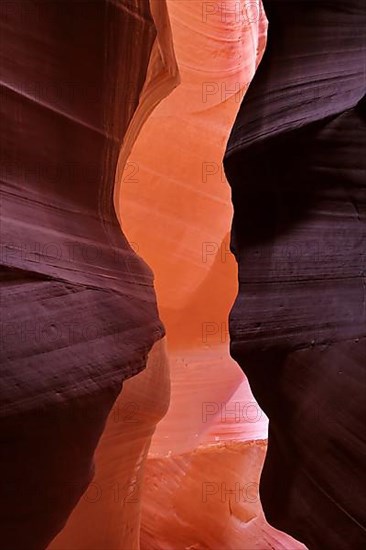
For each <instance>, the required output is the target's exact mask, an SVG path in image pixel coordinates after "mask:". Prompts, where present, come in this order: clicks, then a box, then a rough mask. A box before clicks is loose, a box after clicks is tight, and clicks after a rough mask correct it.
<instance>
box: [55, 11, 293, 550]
mask: <svg viewBox="0 0 366 550" xmlns="http://www.w3.org/2000/svg"><path fill="white" fill-rule="evenodd" d="M158 4H159V2H158ZM162 4H163V1H162V0H160V5H162ZM249 4H250V6H249ZM249 4H248V3H245V2H244V0H242V1H241V2H240V3H239V2H238V1H237V0H227V1H226V2H204V1H202V0H179V1H177V0H168V10H169V15H170V19H171V26H172V35H173V42H174V49H175V54H176V58H177V62H178V67H179V73H180V77H181V84H180V86H179V87H178V88H176V89H175V90H174V91H173V92H172V93H171V94H170V95H169V96H168V97H167V98H166V99H165V100H163V101H162V102H161V103H160V104H159V105H158V106H157V107H156V109H155V110H154V112H153V113H152V114H151V115H150V117H149V118H148V119H147V115H148V114H150V112H151V108H152V103H154V101H155V100H156V99H157V98H158V99H161V97H162V95H163V94H162V91H163V89H164V86H165V84H164V79H163V80H162V81H161V82H162V86H161V87H160V89H159V93H160V94H161V95H160V96H159V93H156V94H155V96H154V101H153V102H152V103H151V104H150V103H149V96H148V95H146V96H145V103H144V102H143V101H142V102H141V105H140V113H141V112H143V116H142V117H141V118H138V117H137V118H135V120H134V121H133V123H132V126H131V128H130V133H129V134H128V136H127V139H126V143H125V149H124V150H123V151H122V154H121V158H120V164H119V169H118V171H117V178H116V195H115V197H116V204H117V205H118V210H119V214H120V219H121V224H122V227H123V230H124V232H125V234H126V235H127V237H128V238H129V240H130V242H131V244H132V246H133V247H134V248H135V250H136V251H137V252H138V254H140V255H141V256H142V257H143V258H144V259H145V260H146V261H147V263H148V264H149V265H150V267H151V268H152V269H153V271H154V274H155V283H156V290H157V295H158V302H159V305H160V313H161V316H162V319H163V321H164V323H165V326H166V329H167V342H168V354H166V351H165V348H164V344H163V343H162V342H159V343H157V344H156V345H155V347H154V349H153V350H152V352H151V354H150V357H149V362H148V368H147V370H146V371H145V372H144V373H142V374H140V375H138V376H136V377H134V378H133V379H131V380H129V381H128V382H127V383H125V385H124V389H123V392H122V394H121V396H120V399H119V401H118V403H117V404H116V407H115V410H114V411H113V413H112V415H111V417H110V419H109V423H108V425H107V428H106V431H105V434H104V436H103V439H102V441H101V443H100V446H99V449H98V453H97V457H96V477H95V480H94V484H93V485H92V486H91V487H90V488H89V490H88V492H87V493H86V495H85V498H84V499H82V501H81V502H80V503H79V506H78V507H77V508H76V510H75V511H74V513H73V515H72V517H71V518H70V520H69V522H68V525H67V526H66V528H65V529H64V531H63V532H62V533H61V534H60V535H59V537H58V538H57V539H56V540H55V541H54V543H53V544H52V545H51V547H50V548H51V549H52V550H67V549H70V550H71V549H72V550H82V549H83V550H101V549H103V550H117V549H118V550H137V549H138V548H139V532H140V527H141V548H142V550H155V549H156V550H162V549H163V548H164V550H187V549H190V550H203V549H206V550H207V549H212V550H214V549H215V550H216V549H218V548H220V549H221V548H225V549H228V550H229V549H233V550H234V549H237V550H239V549H240V550H244V549H248V550H249V549H250V550H252V549H254V548H261V549H263V548H276V550H280V549H288V550H295V549H296V548H302V546H301V545H300V544H298V543H296V541H294V540H293V539H291V537H288V536H287V535H284V534H283V533H280V532H278V531H276V530H275V529H273V528H271V527H270V526H269V525H268V524H267V523H266V521H265V519H264V517H263V513H262V510H261V506H260V502H259V496H258V483H259V476H260V470H261V467H262V463H263V459H264V455H265V449H266V441H265V440H266V433H267V420H266V418H265V416H264V414H263V413H262V411H260V409H259V408H258V406H257V405H256V403H255V401H254V399H253V397H252V395H251V392H250V390H249V388H248V384H247V382H246V380H245V378H244V376H243V374H242V372H241V370H240V369H239V367H238V366H237V365H236V363H235V362H234V361H233V360H232V359H231V358H230V356H229V351H228V345H229V341H228V331H227V316H228V311H229V309H230V306H231V303H232V301H233V299H234V296H235V294H236V266H235V264H234V260H233V258H232V256H231V254H230V253H229V249H228V231H229V228H230V218H231V203H230V196H229V187H228V185H227V183H226V182H225V178H224V176H223V172H222V168H221V159H222V156H223V152H224V147H225V143H226V139H227V136H228V132H229V130H230V127H231V125H232V121H233V119H234V116H235V114H236V111H237V109H238V108H239V105H240V101H241V99H242V96H243V93H244V91H245V89H246V87H247V85H248V83H249V82H250V80H251V78H252V76H253V73H254V71H255V67H256V65H257V64H258V62H259V60H260V56H261V53H262V51H263V48H264V43H265V32H266V19H265V16H264V14H263V11H262V9H261V6H260V4H259V3H256V2H250V3H249ZM238 10H239V11H238ZM159 30H160V36H161V37H163V39H162V40H161V41H160V47H161V51H162V52H163V56H162V58H163V59H164V48H166V49H167V50H168V51H170V52H171V45H170V44H169V39H168V35H167V34H166V33H165V31H164V29H163V28H160V29H159ZM172 66H173V65H171V67H172ZM170 77H172V75H171V74H170ZM174 78H175V77H174ZM174 78H173V80H174ZM151 90H152V93H153V94H154V88H152V89H150V92H151ZM146 102H147V103H146ZM155 103H156V101H155ZM155 103H154V106H155ZM144 109H145V111H144ZM143 122H144V125H143V127H142V123H143ZM138 132H140V133H139V136H138V138H137V140H136V142H135V144H134V147H133V150H132V153H131V154H130V156H129V157H128V155H129V153H130V150H131V148H132V144H133V143H134V141H135V139H136V137H137V134H138ZM127 157H128V161H127ZM126 161H127V164H126ZM146 220H148V224H147V223H146ZM167 356H168V359H169V364H170V370H171V383H172V387H171V390H172V393H171V402H170V407H169V411H168V413H167V414H166V416H165V417H164V418H163V420H162V421H161V422H160V423H159V424H158V427H157V430H156V432H155V435H154V437H153V438H152V442H151V447H150V451H149V455H148V449H149V445H150V441H151V436H152V434H153V431H154V429H155V426H156V424H157V422H158V421H159V420H160V419H161V418H162V417H163V416H164V413H165V412H166V409H167V404H168V400H169V380H168V379H169V375H168V368H167ZM116 418H117V419H120V420H121V418H122V421H116ZM147 456H148V458H147V461H146V464H145V466H144V463H145V459H146V457H147ZM144 472H145V473H144ZM141 511H142V515H141V525H140V512H141Z"/></svg>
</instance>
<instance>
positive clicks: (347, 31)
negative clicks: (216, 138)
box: [225, 0, 366, 550]
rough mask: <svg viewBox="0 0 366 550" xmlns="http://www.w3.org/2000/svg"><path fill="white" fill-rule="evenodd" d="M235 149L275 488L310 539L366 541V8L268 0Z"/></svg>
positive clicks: (237, 218)
mask: <svg viewBox="0 0 366 550" xmlns="http://www.w3.org/2000/svg"><path fill="white" fill-rule="evenodd" d="M264 7H265V10H266V13H267V16H268V20H269V32H268V42H267V48H266V51H265V54H264V56H263V59H262V62H261V65H260V67H259V70H258V71H257V73H256V75H255V77H254V79H253V81H252V83H251V85H250V87H249V90H248V92H247V94H246V96H245V98H244V101H243V103H242V105H241V108H240V111H239V114H238V116H237V119H236V121H235V124H234V127H233V130H232V133H231V136H230V139H229V142H228V146H227V151H226V156H225V172H226V175H227V177H228V180H229V182H230V185H231V188H232V199H233V204H234V218H233V225H232V238H231V245H232V249H233V251H234V253H235V256H236V258H237V261H238V267H239V290H238V295H237V298H236V301H235V304H234V306H233V308H232V311H231V315H230V335H231V352H232V355H233V357H234V358H235V359H236V360H237V361H238V362H239V364H240V365H241V366H242V368H243V370H244V372H245V373H246V374H247V376H248V378H249V382H250V384H251V387H252V390H253V393H254V396H255V397H256V399H258V402H259V404H260V405H261V406H262V407H263V409H264V411H265V412H266V414H267V415H268V417H269V447H268V453H267V456H266V462H265V466H264V470H263V474H262V481H261V496H262V502H263V505H264V511H265V513H266V516H267V518H268V519H269V521H270V522H271V523H272V524H273V525H275V526H276V527H278V528H280V529H284V530H285V531H287V532H289V533H292V534H293V535H294V536H296V537H297V538H298V539H299V540H302V541H303V542H304V543H305V544H307V546H308V547H309V548H311V549H313V548H314V549H315V548H329V549H330V548H333V549H339V550H341V549H344V548H361V547H362V546H364V545H365V540H366V538H365V537H366V530H365V515H364V510H365V506H364V502H363V498H362V495H361V492H360V486H361V485H362V482H361V478H362V456H365V452H366V450H365V442H364V438H363V436H362V427H361V426H362V423H363V421H364V418H365V412H366V411H365V405H364V394H365V389H366V384H365V382H366V380H365V366H366V361H365V357H366V340H365V335H366V319H365V314H366V310H365V299H366V294H365V289H366V284H365V267H366V263H365V258H366V256H365V252H366V249H365V247H366V244H365V243H366V188H365V181H366V178H365V176H366V164H365V155H364V150H365V146H366V121H365V103H364V98H363V96H364V93H365V72H364V71H365V69H364V58H365V36H364V28H365V15H366V14H365V6H364V4H363V2H358V1H351V2H347V3H346V2H342V1H336V2H333V3H329V2H322V1H320V2H302V1H286V0H273V1H271V0H269V1H266V2H264Z"/></svg>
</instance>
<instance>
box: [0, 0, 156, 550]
mask: <svg viewBox="0 0 366 550" xmlns="http://www.w3.org/2000/svg"><path fill="white" fill-rule="evenodd" d="M0 12H1V18H0V19H1V37H2V38H1V45H2V51H1V55H2V58H1V63H0V66H1V96H2V97H1V102H0V109H1V116H2V124H1V149H2V161H1V180H2V189H1V203H2V204H1V206H2V213H1V215H2V224H1V238H2V249H1V264H2V268H1V282H2V319H1V329H2V334H1V339H2V342H1V343H2V348H1V354H2V357H1V374H0V396H1V408H0V434H1V435H0V439H1V441H0V446H1V452H0V471H1V473H2V477H3V480H4V483H2V485H1V489H0V496H1V499H0V501H1V504H0V516H1V525H0V541H1V543H0V544H1V547H2V548H9V549H10V548H12V549H19V550H25V549H27V550H32V549H35V550H40V549H41V548H44V547H45V546H46V545H47V544H48V543H49V542H50V540H51V539H52V538H53V537H54V536H55V535H56V533H57V532H58V531H59V530H60V529H61V528H62V526H63V525H64V523H65V521H66V519H67V517H68V515H69V513H70V512H71V510H72V508H73V507H74V506H75V504H76V502H77V500H78V499H79V498H80V496H81V495H82V493H83V491H84V490H85V488H86V487H87V485H88V483H89V482H90V479H91V477H92V470H93V465H92V458H93V453H94V449H95V447H96V445H97V442H98V439H99V437H100V435H101V433H102V430H103V427H104V424H105V420H106V418H107V416H108V413H109V411H110V409H111V407H112V405H113V403H114V400H115V399H116V397H117V395H118V394H119V392H120V390H121V387H122V383H123V380H125V379H127V378H129V377H131V376H133V375H135V374H137V373H138V372H140V371H141V370H142V369H143V368H144V367H145V363H146V356H147V353H148V351H149V350H150V348H151V346H152V344H153V343H154V341H155V340H157V339H159V338H160V337H162V335H163V327H162V325H161V323H160V321H159V318H158V314H157V308H156V301H155V293H154V290H153V283H152V274H151V271H150V269H149V268H148V267H147V266H146V265H145V264H144V262H143V261H142V260H141V259H140V258H138V257H137V256H136V254H135V253H134V252H133V251H132V249H131V247H130V246H129V244H128V243H127V241H126V239H125V237H124V235H123V234H122V232H121V229H120V226H119V224H118V221H117V218H116V215H115V212H114V207H113V200H112V197H113V187H114V175H115V168H116V163H117V157H118V153H119V150H120V147H121V143H122V139H123V137H124V134H125V132H126V129H127V126H128V124H129V122H130V120H131V117H132V115H133V113H134V111H135V108H136V106H137V103H138V98H139V94H140V91H141V89H142V86H143V84H144V81H145V77H146V70H147V65H148V62H149V58H150V52H151V48H152V44H153V41H154V39H155V36H156V29H155V25H154V23H153V21H152V18H151V14H150V11H149V2H148V1H147V0H141V1H137V2H136V1H132V0H131V1H130V0H123V1H117V2H108V1H104V0H97V1H94V2H93V1H92V2H83V1H80V2H79V1H74V0H70V1H68V0H65V1H60V2H59V1H51V2H48V1H47V2H43V1H40V2H30V1H27V0H26V1H23V0H19V1H18V2H14V1H9V2H8V1H4V2H1V7H0Z"/></svg>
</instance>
